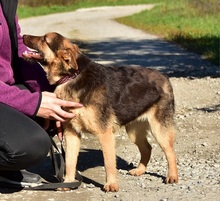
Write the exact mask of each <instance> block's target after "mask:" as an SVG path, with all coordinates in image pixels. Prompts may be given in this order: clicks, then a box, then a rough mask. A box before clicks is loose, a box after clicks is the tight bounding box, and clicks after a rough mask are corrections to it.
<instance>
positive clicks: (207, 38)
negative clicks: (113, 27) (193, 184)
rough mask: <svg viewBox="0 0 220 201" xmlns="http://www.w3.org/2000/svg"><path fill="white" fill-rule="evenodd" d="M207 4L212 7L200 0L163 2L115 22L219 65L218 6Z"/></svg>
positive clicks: (214, 2) (215, 2)
mask: <svg viewBox="0 0 220 201" xmlns="http://www.w3.org/2000/svg"><path fill="white" fill-rule="evenodd" d="M207 1H211V2H212V5H209V7H205V6H204V5H203V4H202V0H189V1H186V0H185V1H181V0H179V1H177V0H176V1H175V0H167V1H166V0H164V1H163V3H162V4H159V5H157V6H156V7H155V8H154V9H152V10H150V11H143V12H141V13H139V14H135V15H133V16H129V17H125V18H121V19H118V21H119V22H121V23H124V24H127V25H129V26H133V27H135V28H138V29H142V30H144V31H146V32H149V33H152V34H156V35H158V36H160V37H162V38H164V39H166V40H168V41H170V42H174V43H177V44H179V45H181V46H182V47H184V48H186V49H188V50H190V51H194V52H196V53H198V54H201V55H202V56H203V57H204V58H206V59H208V60H210V61H212V62H213V63H215V64H217V65H220V59H219V54H220V48H219V45H220V26H219V21H220V9H219V8H220V7H218V5H220V3H219V1H218V0H206V1H205V2H207ZM196 2H197V3H196ZM196 5H197V6H196ZM199 5H200V6H199ZM218 9H219V10H218Z"/></svg>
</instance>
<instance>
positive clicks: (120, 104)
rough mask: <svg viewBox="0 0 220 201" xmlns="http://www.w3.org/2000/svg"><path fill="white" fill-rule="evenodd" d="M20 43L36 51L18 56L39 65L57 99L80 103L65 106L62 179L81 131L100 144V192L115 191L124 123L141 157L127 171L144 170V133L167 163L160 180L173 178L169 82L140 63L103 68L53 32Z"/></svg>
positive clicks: (70, 173)
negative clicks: (67, 117) (116, 136)
mask: <svg viewBox="0 0 220 201" xmlns="http://www.w3.org/2000/svg"><path fill="white" fill-rule="evenodd" d="M23 40H24V43H25V44H26V45H27V46H28V47H30V48H32V49H35V50H36V51H37V53H30V54H29V53H28V52H26V53H25V54H24V57H26V58H28V59H30V58H31V60H35V61H38V62H39V63H41V64H42V66H43V67H44V70H45V72H46V74H47V77H48V80H49V82H50V84H55V85H57V87H56V90H55V93H56V94H57V96H58V97H59V98H61V99H65V100H70V101H75V102H80V103H82V104H83V105H84V107H82V108H78V109H71V111H72V112H74V113H75V114H76V117H75V118H73V119H71V120H69V121H67V122H65V123H64V124H63V127H64V138H65V143H66V147H65V149H66V176H65V182H72V181H74V178H75V172H76V164H77V158H78V153H79V149H80V139H81V133H92V134H94V135H96V136H97V137H98V139H99V141H100V144H101V146H102V151H103V156H104V165H105V170H106V184H105V185H104V190H105V191H118V190H119V187H118V182H117V176H116V173H117V172H116V153H115V139H114V134H113V133H115V132H117V131H119V129H120V127H121V126H125V129H126V131H127V133H128V136H129V138H130V139H131V141H132V142H134V143H135V144H136V145H137V146H138V148H139V151H140V154H141V160H140V163H139V165H138V167H137V168H134V169H132V170H131V171H130V174H131V175H141V174H143V173H145V171H146V166H147V163H148V161H149V159H150V156H151V145H150V144H149V142H148V141H147V133H148V131H150V132H151V133H152V134H153V136H154V137H155V138H156V140H157V142H158V143H159V145H160V147H161V148H162V150H163V151H164V153H165V155H166V158H167V161H168V175H167V177H166V183H174V182H175V183H176V182H178V173H177V165H176V155H175V153H174V149H173V143H174V134H175V128H174V120H173V115H174V96H173V90H172V87H171V84H170V82H169V80H168V79H167V78H166V77H165V76H164V75H162V74H161V73H160V72H158V71H156V70H152V69H148V68H143V67H131V66H130V67H129V66H124V67H106V66H103V65H101V64H98V63H95V62H94V61H92V60H91V59H89V58H88V57H86V56H85V55H84V54H82V53H81V52H80V50H79V48H78V46H77V45H75V44H72V43H71V41H70V40H68V39H66V38H65V37H63V36H61V35H60V34H58V33H47V34H46V35H44V36H31V35H24V36H23Z"/></svg>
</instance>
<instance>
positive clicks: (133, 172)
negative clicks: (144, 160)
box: [129, 168, 146, 176]
mask: <svg viewBox="0 0 220 201" xmlns="http://www.w3.org/2000/svg"><path fill="white" fill-rule="evenodd" d="M145 171H146V169H145V168H134V169H132V170H130V171H129V174H130V175H133V176H140V175H142V174H144V173H145Z"/></svg>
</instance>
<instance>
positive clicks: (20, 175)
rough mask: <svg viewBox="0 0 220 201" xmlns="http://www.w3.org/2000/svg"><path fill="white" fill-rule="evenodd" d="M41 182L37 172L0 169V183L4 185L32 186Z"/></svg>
mask: <svg viewBox="0 0 220 201" xmlns="http://www.w3.org/2000/svg"><path fill="white" fill-rule="evenodd" d="M41 182H42V178H41V177H40V176H39V175H38V174H34V173H31V172H28V171H26V170H20V171H0V183H2V184H4V186H5V187H34V186H37V185H39V184H40V183H41Z"/></svg>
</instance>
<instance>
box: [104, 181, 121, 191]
mask: <svg viewBox="0 0 220 201" xmlns="http://www.w3.org/2000/svg"><path fill="white" fill-rule="evenodd" d="M104 190H105V192H118V191H119V186H118V184H117V183H106V184H105V186H104Z"/></svg>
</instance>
